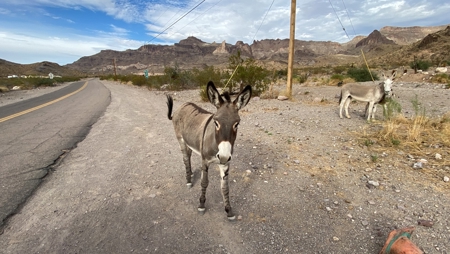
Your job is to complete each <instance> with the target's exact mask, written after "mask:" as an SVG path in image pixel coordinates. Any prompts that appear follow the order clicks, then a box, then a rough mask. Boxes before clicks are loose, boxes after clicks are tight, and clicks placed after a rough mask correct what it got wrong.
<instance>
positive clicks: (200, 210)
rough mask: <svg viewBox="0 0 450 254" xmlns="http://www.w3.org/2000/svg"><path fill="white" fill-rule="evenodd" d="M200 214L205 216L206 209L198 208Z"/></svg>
mask: <svg viewBox="0 0 450 254" xmlns="http://www.w3.org/2000/svg"><path fill="white" fill-rule="evenodd" d="M197 210H198V213H199V214H202V215H203V214H205V211H206V208H200V207H199V208H197Z"/></svg>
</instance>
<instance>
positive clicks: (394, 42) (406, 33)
mask: <svg viewBox="0 0 450 254" xmlns="http://www.w3.org/2000/svg"><path fill="white" fill-rule="evenodd" d="M446 31H448V28H447V26H435V27H417V26H415V27H391V26H386V27H383V28H381V29H380V30H379V31H378V30H374V31H373V32H372V33H371V34H369V35H367V36H365V35H358V36H355V37H354V38H353V39H352V40H351V41H349V42H346V43H337V42H331V41H302V40H296V42H295V57H294V65H295V66H297V67H301V66H334V65H343V64H362V63H363V61H362V57H361V51H363V52H364V54H365V57H366V59H367V60H368V61H369V63H370V64H371V65H374V66H381V67H389V66H401V65H408V63H409V62H411V61H413V59H414V56H416V57H418V58H421V59H424V60H430V61H433V63H435V64H439V63H440V62H443V61H448V60H450V56H449V52H450V50H449V47H450V41H449V40H448V39H447V37H448V36H447V35H446V33H447V32H446ZM288 47H289V39H264V40H259V41H253V43H252V44H247V43H244V42H242V41H237V42H236V43H235V44H230V43H227V42H226V41H222V42H211V43H209V42H204V41H202V40H201V39H199V38H196V37H192V36H191V37H188V38H186V39H184V40H181V41H180V42H179V43H175V44H174V45H153V44H148V45H143V46H141V47H140V48H138V49H135V50H134V49H128V50H125V51H115V50H102V51H100V52H99V53H97V54H94V55H91V56H84V57H81V58H80V59H78V60H77V61H75V62H73V63H71V64H68V65H65V66H59V65H58V64H56V63H50V62H40V63H35V64H26V65H20V64H15V63H11V62H8V61H5V60H0V76H7V75H12V74H15V75H48V73H49V72H52V73H53V74H55V75H61V76H68V75H69V76H72V75H102V74H112V73H114V67H115V69H116V72H117V73H118V74H128V73H143V71H144V70H146V69H147V70H149V72H150V73H161V72H163V71H164V68H165V67H166V66H175V65H177V66H178V67H179V68H181V69H192V68H203V67H204V66H215V67H218V68H226V67H227V65H228V58H229V57H230V56H231V55H232V54H235V53H236V52H238V51H240V52H241V55H242V56H243V57H244V58H245V57H252V58H254V59H256V60H257V61H258V62H259V63H261V64H263V65H265V66H266V67H268V68H275V69H281V68H286V66H287V59H288V53H289V49H288ZM389 68H390V67H389Z"/></svg>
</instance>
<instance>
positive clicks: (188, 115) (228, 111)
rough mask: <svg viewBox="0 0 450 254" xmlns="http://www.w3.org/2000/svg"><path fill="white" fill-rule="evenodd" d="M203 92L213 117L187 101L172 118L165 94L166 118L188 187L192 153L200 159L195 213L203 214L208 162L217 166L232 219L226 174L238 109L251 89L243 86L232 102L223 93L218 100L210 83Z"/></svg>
mask: <svg viewBox="0 0 450 254" xmlns="http://www.w3.org/2000/svg"><path fill="white" fill-rule="evenodd" d="M206 91H207V94H208V99H209V101H210V102H211V103H212V104H213V105H214V106H216V108H217V111H216V113H215V114H213V113H210V112H208V111H206V110H204V109H202V108H200V107H199V106H197V105H195V104H193V103H189V102H188V103H184V104H183V105H181V106H180V107H179V108H178V109H177V110H176V111H174V112H173V115H172V109H173V99H172V97H171V96H170V95H167V106H168V108H169V111H168V118H169V120H172V123H173V127H174V129H175V135H176V137H177V139H178V142H179V143H180V148H181V152H182V153H183V161H184V165H185V167H186V180H187V185H188V186H189V187H191V186H192V182H191V177H192V170H191V155H192V151H194V152H195V153H197V154H199V155H200V156H201V157H202V176H201V187H202V193H201V196H200V205H199V206H198V210H199V211H200V212H202V213H203V212H205V200H206V197H205V195H206V188H207V187H208V168H209V165H210V164H211V163H217V164H219V169H220V177H221V180H220V181H221V182H220V186H221V188H222V197H223V202H224V205H225V211H226V212H227V217H228V219H229V220H234V219H235V216H234V214H233V212H232V210H231V205H230V199H229V189H228V171H229V166H230V160H231V155H232V154H233V145H234V141H235V140H236V136H237V129H238V125H239V121H240V117H239V110H240V109H242V108H243V107H245V105H247V103H248V102H249V100H250V98H251V95H252V88H251V87H250V86H246V87H245V88H244V90H242V92H240V93H239V95H238V96H237V98H236V99H235V100H234V101H233V102H231V99H230V96H229V95H228V94H224V95H223V97H224V98H222V96H221V95H220V94H219V92H218V91H217V89H216V87H215V86H214V83H213V82H212V81H210V82H208V85H207V87H206ZM224 99H225V100H224Z"/></svg>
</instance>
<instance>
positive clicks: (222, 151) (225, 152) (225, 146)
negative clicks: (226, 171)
mask: <svg viewBox="0 0 450 254" xmlns="http://www.w3.org/2000/svg"><path fill="white" fill-rule="evenodd" d="M231 150H232V146H231V143H230V142H228V141H222V142H220V144H219V152H218V153H217V154H216V158H217V159H218V160H219V163H220V164H227V163H228V162H229V161H230V160H231Z"/></svg>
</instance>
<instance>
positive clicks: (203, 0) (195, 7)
mask: <svg viewBox="0 0 450 254" xmlns="http://www.w3.org/2000/svg"><path fill="white" fill-rule="evenodd" d="M205 1H206V0H202V1H201V2H200V3H198V4H197V5H196V6H194V7H193V8H192V9H190V10H189V11H188V12H186V13H185V14H184V15H183V16H181V17H180V18H179V19H177V20H176V21H175V22H173V23H172V24H171V25H170V26H168V27H167V28H166V29H164V30H163V31H162V32H160V33H159V34H157V35H156V36H154V37H153V39H151V40H150V41H149V42H148V43H150V42H152V41H153V40H154V39H156V38H158V36H160V35H161V34H163V33H164V32H165V31H167V30H169V28H171V27H172V26H174V25H175V24H176V23H178V21H180V20H182V19H183V18H184V17H186V16H187V15H188V14H189V13H191V12H192V11H193V10H195V9H197V7H199V6H200V5H201V4H202V3H203V2H205Z"/></svg>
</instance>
